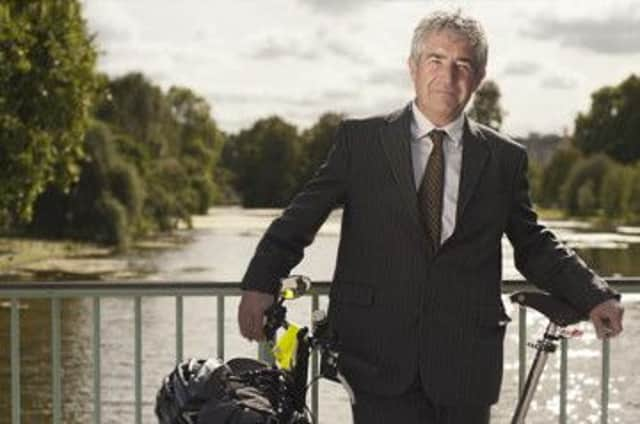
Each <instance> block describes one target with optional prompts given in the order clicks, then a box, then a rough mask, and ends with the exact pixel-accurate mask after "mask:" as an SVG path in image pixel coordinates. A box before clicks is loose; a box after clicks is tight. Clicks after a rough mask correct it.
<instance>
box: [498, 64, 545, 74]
mask: <svg viewBox="0 0 640 424" xmlns="http://www.w3.org/2000/svg"><path fill="white" fill-rule="evenodd" d="M539 71H540V65H539V64H537V63H535V62H529V61H518V62H516V61H514V62H509V63H507V65H506V66H505V67H504V69H503V70H502V73H503V74H504V75H511V76H518V77H519V76H531V75H535V74H537V73H538V72H539Z"/></svg>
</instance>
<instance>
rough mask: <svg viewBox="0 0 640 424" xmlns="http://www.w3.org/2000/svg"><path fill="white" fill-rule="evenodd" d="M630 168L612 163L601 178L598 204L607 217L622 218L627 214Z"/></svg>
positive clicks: (630, 177) (630, 178) (629, 192)
mask: <svg viewBox="0 0 640 424" xmlns="http://www.w3.org/2000/svg"><path fill="white" fill-rule="evenodd" d="M631 180H632V170H631V169H630V168H628V167H625V166H622V165H619V164H614V165H612V166H611V167H610V168H609V170H607V173H606V174H605V176H604V179H603V180H602V187H601V188H600V205H601V207H602V211H603V212H604V213H605V216H607V217H608V218H623V217H625V216H626V215H627V214H628V209H629V200H630V199H629V196H630V194H631Z"/></svg>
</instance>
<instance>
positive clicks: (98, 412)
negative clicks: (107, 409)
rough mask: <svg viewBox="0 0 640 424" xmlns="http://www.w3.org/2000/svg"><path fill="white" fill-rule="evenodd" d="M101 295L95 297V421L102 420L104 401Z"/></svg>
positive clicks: (97, 423)
mask: <svg viewBox="0 0 640 424" xmlns="http://www.w3.org/2000/svg"><path fill="white" fill-rule="evenodd" d="M100 339H101V335H100V297H98V296H95V297H94V298H93V423H94V424H100V422H101V421H102V418H101V416H100V415H101V412H102V401H101V393H100V391H101V388H100V387H101V382H100V369H101V366H100Z"/></svg>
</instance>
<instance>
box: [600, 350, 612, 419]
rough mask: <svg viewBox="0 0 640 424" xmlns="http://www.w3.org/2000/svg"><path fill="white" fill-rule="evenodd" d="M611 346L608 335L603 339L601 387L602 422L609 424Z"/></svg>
mask: <svg viewBox="0 0 640 424" xmlns="http://www.w3.org/2000/svg"><path fill="white" fill-rule="evenodd" d="M610 347H611V342H610V340H609V338H608V337H605V338H603V339H602V379H601V380H600V387H601V390H602V393H601V397H600V399H601V400H600V411H601V412H600V423H601V424H607V423H608V422H609V365H610V361H609V360H610V357H609V354H610Z"/></svg>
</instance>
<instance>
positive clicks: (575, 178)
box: [561, 154, 614, 215]
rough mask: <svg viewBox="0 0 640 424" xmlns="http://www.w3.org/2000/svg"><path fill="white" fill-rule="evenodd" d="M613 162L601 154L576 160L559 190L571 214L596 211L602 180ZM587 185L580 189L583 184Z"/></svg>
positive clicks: (598, 205) (585, 213) (586, 213)
mask: <svg viewBox="0 0 640 424" xmlns="http://www.w3.org/2000/svg"><path fill="white" fill-rule="evenodd" d="M613 165H614V162H613V161H612V160H611V159H610V158H608V157H607V156H605V155H603V154H598V155H594V156H591V157H589V158H586V159H583V160H580V161H578V162H576V163H575V164H574V165H573V167H572V168H571V171H570V172H569V175H568V176H567V180H566V181H565V183H564V184H563V186H562V189H561V192H562V196H563V200H564V205H565V208H566V209H567V211H568V212H569V214H571V215H588V214H592V213H595V212H596V209H597V208H599V207H600V204H599V199H598V198H597V195H596V194H598V193H600V190H601V187H602V181H603V179H604V176H605V175H606V174H607V171H608V170H609V169H610V168H611V166H613ZM587 184H588V185H589V186H588V187H587V188H584V189H583V190H582V191H580V190H581V189H582V188H583V186H585V185H587Z"/></svg>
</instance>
